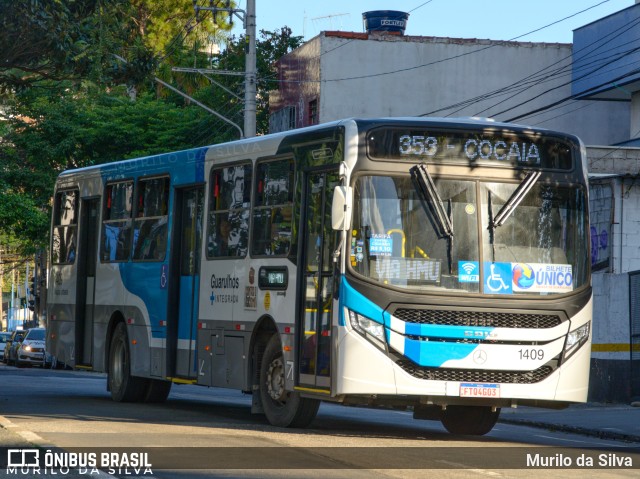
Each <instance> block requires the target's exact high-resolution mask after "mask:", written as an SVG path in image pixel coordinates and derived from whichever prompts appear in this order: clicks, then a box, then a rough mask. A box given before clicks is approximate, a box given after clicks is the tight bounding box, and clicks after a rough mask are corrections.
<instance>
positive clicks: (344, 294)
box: [338, 275, 391, 327]
mask: <svg viewBox="0 0 640 479" xmlns="http://www.w3.org/2000/svg"><path fill="white" fill-rule="evenodd" d="M344 307H347V308H349V309H350V310H351V311H354V312H356V313H359V314H361V315H362V316H364V317H366V318H369V319H371V320H373V321H376V322H377V323H381V324H384V325H385V326H387V327H389V324H390V323H391V316H390V315H389V313H387V312H386V311H384V310H383V309H382V308H381V307H380V306H378V305H377V304H375V303H373V302H372V301H371V300H370V299H369V298H367V297H366V296H363V295H362V294H360V293H359V292H358V291H356V290H355V289H353V287H352V286H351V285H350V284H349V282H348V281H347V279H346V278H345V276H344V275H342V276H341V277H340V315H339V317H338V321H339V324H340V326H344V325H345V324H346V320H347V318H345V317H344Z"/></svg>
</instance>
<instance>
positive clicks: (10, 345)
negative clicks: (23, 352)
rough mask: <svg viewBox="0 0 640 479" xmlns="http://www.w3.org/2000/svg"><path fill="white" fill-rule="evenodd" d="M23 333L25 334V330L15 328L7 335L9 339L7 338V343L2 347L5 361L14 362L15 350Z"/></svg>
mask: <svg viewBox="0 0 640 479" xmlns="http://www.w3.org/2000/svg"><path fill="white" fill-rule="evenodd" d="M25 334H27V331H26V330H24V329H16V330H15V331H14V332H12V333H11V336H10V337H9V339H7V344H6V346H5V348H4V362H5V363H7V364H14V363H15V362H16V357H17V355H16V352H17V350H18V346H20V343H21V341H22V338H24V335H25Z"/></svg>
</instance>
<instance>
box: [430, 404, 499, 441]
mask: <svg viewBox="0 0 640 479" xmlns="http://www.w3.org/2000/svg"><path fill="white" fill-rule="evenodd" d="M499 416H500V408H497V409H496V410H495V411H493V410H492V408H491V406H448V407H447V409H445V410H443V411H441V412H440V421H441V422H442V425H443V426H444V427H445V429H446V430H447V431H449V432H450V433H451V434H465V435H469V436H484V435H485V434H487V433H488V432H489V431H491V429H493V426H495V425H496V422H498V417H499Z"/></svg>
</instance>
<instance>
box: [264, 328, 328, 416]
mask: <svg viewBox="0 0 640 479" xmlns="http://www.w3.org/2000/svg"><path fill="white" fill-rule="evenodd" d="M284 375H285V371H284V364H283V362H282V345H281V344H280V339H279V338H278V336H277V335H273V336H271V339H269V342H268V343H267V347H266V349H265V351H264V356H263V357H262V363H261V365H260V398H261V399H262V406H263V408H264V413H265V416H267V420H268V421H269V422H270V423H271V424H273V425H274V426H278V427H307V426H308V425H309V424H310V423H311V421H313V420H314V418H315V417H316V414H317V413H318V408H319V407H320V401H319V400H317V399H309V398H303V397H300V393H298V392H288V391H285V389H284Z"/></svg>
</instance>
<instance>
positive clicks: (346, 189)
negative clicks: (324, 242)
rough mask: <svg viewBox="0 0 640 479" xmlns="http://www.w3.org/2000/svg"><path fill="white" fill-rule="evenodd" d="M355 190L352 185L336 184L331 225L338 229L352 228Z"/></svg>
mask: <svg viewBox="0 0 640 479" xmlns="http://www.w3.org/2000/svg"><path fill="white" fill-rule="evenodd" d="M352 208H353V192H352V189H351V187H350V186H336V187H335V189H334V190H333V202H332V203H331V227H332V228H333V229H334V230H337V231H344V230H348V229H349V228H351V210H352Z"/></svg>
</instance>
